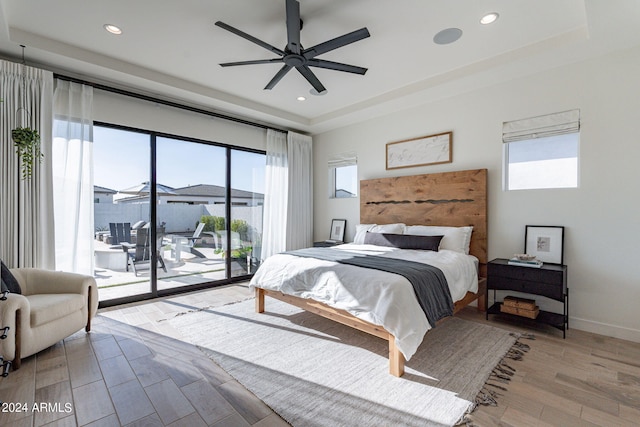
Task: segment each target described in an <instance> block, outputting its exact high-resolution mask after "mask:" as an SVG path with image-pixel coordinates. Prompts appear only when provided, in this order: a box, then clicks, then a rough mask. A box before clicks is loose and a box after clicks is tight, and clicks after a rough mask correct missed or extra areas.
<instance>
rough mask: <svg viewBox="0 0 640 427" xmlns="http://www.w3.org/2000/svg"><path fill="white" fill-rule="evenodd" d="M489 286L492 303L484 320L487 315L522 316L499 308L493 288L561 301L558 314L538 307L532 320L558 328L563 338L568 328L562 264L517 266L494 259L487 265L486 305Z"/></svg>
mask: <svg viewBox="0 0 640 427" xmlns="http://www.w3.org/2000/svg"><path fill="white" fill-rule="evenodd" d="M489 289H493V301H494V303H493V305H491V306H490V307H489V309H488V310H487V314H486V318H487V319H488V318H489V314H500V315H503V316H507V317H511V318H519V319H522V317H519V316H515V315H512V314H508V313H503V312H501V311H500V303H501V301H496V290H509V291H517V292H523V293H527V294H534V295H540V296H543V297H546V298H550V299H553V300H556V301H560V302H562V303H563V306H564V309H563V312H562V314H560V313H553V312H549V311H544V310H540V314H538V317H536V319H535V320H534V321H535V322H539V323H545V324H547V325H551V326H553V327H555V328H558V329H560V330H561V331H562V337H563V338H565V337H566V330H567V329H569V288H568V287H567V266H566V265H555V264H544V265H543V266H542V267H540V268H536V267H521V266H518V265H511V264H509V260H507V259H503V258H498V259H494V260H493V261H490V262H489V263H488V264H487V295H486V297H487V305H489Z"/></svg>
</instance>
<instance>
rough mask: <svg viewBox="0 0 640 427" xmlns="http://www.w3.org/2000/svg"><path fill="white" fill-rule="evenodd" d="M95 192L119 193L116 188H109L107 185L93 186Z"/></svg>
mask: <svg viewBox="0 0 640 427" xmlns="http://www.w3.org/2000/svg"><path fill="white" fill-rule="evenodd" d="M93 192H94V193H104V194H116V193H117V191H116V190H112V189H110V188H107V187H100V186H99V185H94V186H93Z"/></svg>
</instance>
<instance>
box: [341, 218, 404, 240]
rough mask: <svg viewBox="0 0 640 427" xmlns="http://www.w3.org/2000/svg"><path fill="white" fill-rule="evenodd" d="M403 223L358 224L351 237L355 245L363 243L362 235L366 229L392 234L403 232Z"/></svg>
mask: <svg viewBox="0 0 640 427" xmlns="http://www.w3.org/2000/svg"><path fill="white" fill-rule="evenodd" d="M404 228H405V225H404V224H402V223H397V224H382V225H378V224H358V225H356V235H355V236H354V237H353V243H355V244H357V245H364V236H366V234H367V231H370V232H372V233H392V234H404Z"/></svg>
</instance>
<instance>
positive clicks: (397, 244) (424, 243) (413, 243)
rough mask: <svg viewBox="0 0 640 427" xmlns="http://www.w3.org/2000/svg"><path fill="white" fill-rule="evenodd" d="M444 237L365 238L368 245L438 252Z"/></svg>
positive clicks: (384, 235) (380, 235) (374, 235)
mask: <svg viewBox="0 0 640 427" xmlns="http://www.w3.org/2000/svg"><path fill="white" fill-rule="evenodd" d="M443 237H444V236H416V235H413V234H391V233H371V232H369V231H368V232H367V234H366V235H365V236H364V243H365V244H366V245H377V246H390V247H392V248H399V249H421V250H427V251H434V252H438V248H439V247H440V240H442V238H443Z"/></svg>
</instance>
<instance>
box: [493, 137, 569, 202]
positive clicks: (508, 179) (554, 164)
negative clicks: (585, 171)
mask: <svg viewBox="0 0 640 427" xmlns="http://www.w3.org/2000/svg"><path fill="white" fill-rule="evenodd" d="M579 143H580V134H579V133H569V134H564V135H555V136H550V137H546V138H535V139H524V140H521V141H513V142H508V143H505V144H504V158H505V165H504V188H505V190H531V189H543V188H577V187H578V171H579V163H578V150H579Z"/></svg>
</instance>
